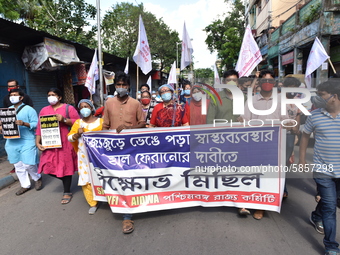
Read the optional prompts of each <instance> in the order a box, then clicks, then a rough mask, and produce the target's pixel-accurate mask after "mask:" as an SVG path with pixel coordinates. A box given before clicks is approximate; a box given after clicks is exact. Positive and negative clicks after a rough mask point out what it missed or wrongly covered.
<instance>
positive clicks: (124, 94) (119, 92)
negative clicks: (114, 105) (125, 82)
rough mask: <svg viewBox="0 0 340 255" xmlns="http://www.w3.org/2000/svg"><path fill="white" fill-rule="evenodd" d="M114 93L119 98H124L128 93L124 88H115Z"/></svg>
mask: <svg viewBox="0 0 340 255" xmlns="http://www.w3.org/2000/svg"><path fill="white" fill-rule="evenodd" d="M116 91H117V93H118V95H119V96H120V97H123V96H126V95H127V94H128V93H129V92H128V90H127V89H126V88H116Z"/></svg>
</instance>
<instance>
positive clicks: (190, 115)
mask: <svg viewBox="0 0 340 255" xmlns="http://www.w3.org/2000/svg"><path fill="white" fill-rule="evenodd" d="M223 83H224V84H227V85H232V86H237V87H238V88H239V89H240V90H241V91H242V92H243V103H244V105H245V112H244V114H243V115H242V116H240V115H234V114H233V105H234V104H233V100H234V99H233V93H232V91H230V90H229V89H223V90H221V91H220V92H219V93H218V94H219V96H220V98H221V101H222V103H221V104H216V103H214V102H213V101H212V100H211V99H209V96H208V95H207V94H206V93H205V91H206V90H205V89H204V88H205V87H204V85H202V84H201V85H192V84H191V83H190V82H189V81H185V82H183V83H182V90H181V91H176V87H175V86H173V85H170V84H164V85H162V86H160V87H159V88H158V91H157V93H155V92H154V91H151V92H150V87H149V86H148V85H147V84H143V85H141V86H140V88H139V89H140V91H139V93H138V96H137V99H134V98H132V97H131V96H130V95H129V92H130V79H129V76H128V75H127V74H125V73H117V75H116V78H115V90H116V93H115V95H110V96H107V98H106V100H105V105H104V106H103V107H101V108H98V109H95V107H94V105H93V103H92V102H91V101H90V100H89V99H82V100H80V102H79V104H78V106H77V108H76V107H73V106H71V105H68V104H65V103H63V100H62V99H63V98H62V92H61V91H60V90H59V89H56V88H51V89H49V90H48V92H47V100H46V101H47V102H48V103H49V105H48V106H46V107H44V108H43V109H42V110H41V111H40V113H39V114H37V113H36V111H35V110H34V109H33V102H32V100H31V98H30V97H29V96H28V95H26V94H25V93H23V92H22V91H21V90H20V88H19V85H18V82H17V81H16V80H9V81H8V92H9V94H8V96H6V97H5V98H4V102H3V105H4V107H6V108H7V107H9V108H15V109H16V114H17V121H16V124H17V125H18V126H19V129H20V134H21V136H20V138H19V139H8V140H7V141H6V145H5V149H6V152H7V155H8V160H9V162H10V163H11V164H14V168H15V172H16V174H17V176H18V178H19V182H20V185H21V188H20V190H18V191H17V192H16V195H18V196H19V195H22V194H24V193H25V192H27V191H29V190H30V189H31V181H30V177H31V178H32V179H33V181H35V189H36V190H41V189H42V187H43V183H42V175H41V174H42V173H44V174H47V175H50V176H53V177H56V178H58V179H60V180H61V181H62V184H63V194H62V200H61V203H62V204H68V203H70V201H71V199H72V196H73V194H72V192H71V183H72V176H73V175H74V173H75V172H76V171H78V174H79V178H78V185H79V186H81V187H82V190H83V193H84V197H85V199H86V201H87V203H88V204H89V206H90V209H89V214H94V213H95V212H96V210H97V206H98V202H97V201H95V200H94V199H93V194H92V187H91V181H90V178H89V172H90V169H89V162H88V161H87V158H86V157H85V154H86V149H85V146H84V144H83V143H79V142H78V140H79V139H80V138H81V136H82V134H83V133H84V132H88V131H99V130H116V132H117V133H120V132H121V131H122V130H124V129H138V128H145V127H148V128H154V127H177V126H189V125H201V124H212V123H213V122H214V120H215V119H225V120H228V121H233V122H243V121H249V120H251V119H258V120H259V119H260V120H261V119H262V120H265V119H279V120H287V119H291V120H294V121H295V123H297V125H295V126H293V125H292V126H291V127H286V147H285V148H286V159H285V161H286V164H287V165H288V164H290V163H291V162H292V160H291V157H292V154H293V151H294V145H295V144H296V142H297V139H296V137H297V135H299V134H300V130H299V129H300V128H299V127H300V116H301V114H302V113H301V111H300V110H299V108H298V107H297V106H296V105H294V104H288V105H287V106H286V107H287V115H281V103H280V97H278V104H277V105H278V107H277V108H276V110H275V111H274V112H273V113H271V114H270V115H255V114H253V113H252V112H251V111H250V110H249V107H248V100H249V98H247V97H249V96H252V103H253V107H254V108H255V109H257V110H267V109H270V108H271V105H272V102H273V88H274V87H277V88H278V93H280V92H281V88H282V87H299V86H301V82H300V81H299V80H298V79H296V78H294V77H288V78H285V79H284V80H283V81H281V80H280V81H278V80H275V76H274V73H273V72H272V71H270V70H262V71H261V72H257V73H256V74H255V75H254V76H250V77H239V74H238V72H236V71H235V70H228V71H226V72H224V76H223ZM317 89H318V95H317V96H316V97H315V98H314V99H313V104H314V108H315V109H316V110H314V111H313V112H312V114H311V116H309V117H308V118H307V121H306V124H305V126H304V129H303V131H302V134H301V135H302V138H301V141H300V156H299V159H300V162H299V163H301V164H306V159H305V155H306V149H307V145H308V139H309V136H310V134H311V133H313V132H314V134H315V147H314V159H313V160H314V163H319V164H323V165H325V164H326V165H332V166H333V169H332V171H327V172H326V173H324V172H323V173H317V174H316V175H315V176H314V179H315V182H316V186H317V190H318V195H319V201H318V202H319V203H318V205H317V207H316V209H315V211H314V212H313V213H312V214H311V217H310V221H311V223H312V224H313V225H314V226H315V228H316V230H317V231H318V232H319V233H322V234H324V235H325V237H324V244H325V248H326V252H333V251H334V252H339V249H338V246H339V244H338V243H337V242H336V241H335V233H336V207H337V198H338V196H337V190H339V189H338V184H339V179H338V178H339V177H340V160H339V156H340V147H339V146H338V144H339V142H340V100H339V97H340V84H337V83H335V82H334V81H327V82H324V83H322V84H320V85H319V86H318V87H317ZM249 92H250V93H249ZM298 96H299V95H298V94H296V93H287V94H286V97H287V98H290V99H291V98H294V97H298ZM204 97H205V99H206V105H207V106H208V109H207V114H202V105H203V104H202V98H204ZM44 115H55V116H56V118H57V120H58V122H59V128H60V135H61V140H62V147H61V148H54V149H46V148H45V147H44V146H42V144H41V128H40V122H39V121H38V120H39V116H44ZM1 130H2V129H1ZM38 150H39V151H41V155H40V158H39V159H38ZM283 197H284V198H285V197H288V191H287V188H286V187H285V189H284V194H283ZM238 212H239V214H241V215H248V214H250V211H249V210H248V209H247V208H239V211H238ZM263 215H264V211H263V210H256V211H255V212H254V214H253V217H254V218H255V219H257V220H260V219H262V217H263ZM122 230H123V233H126V234H127V233H131V232H132V231H133V230H134V222H133V221H132V215H131V214H124V215H123V228H122ZM329 254H333V253H329ZM334 254H337V253H334Z"/></svg>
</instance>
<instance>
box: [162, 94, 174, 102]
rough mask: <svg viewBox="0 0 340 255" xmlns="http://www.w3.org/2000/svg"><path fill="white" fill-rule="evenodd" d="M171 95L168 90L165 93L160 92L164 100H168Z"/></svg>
mask: <svg viewBox="0 0 340 255" xmlns="http://www.w3.org/2000/svg"><path fill="white" fill-rule="evenodd" d="M171 97H172V95H171V93H170V92H167V93H164V94H162V99H163V101H164V102H168V101H170V100H171Z"/></svg>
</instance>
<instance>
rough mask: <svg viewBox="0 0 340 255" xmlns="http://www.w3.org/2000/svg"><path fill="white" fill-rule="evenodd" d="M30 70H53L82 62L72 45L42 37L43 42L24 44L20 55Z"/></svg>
mask: <svg viewBox="0 0 340 255" xmlns="http://www.w3.org/2000/svg"><path fill="white" fill-rule="evenodd" d="M21 59H22V61H23V62H24V65H25V67H26V68H27V69H28V70H30V71H38V70H42V69H46V70H55V69H56V68H57V67H59V66H67V65H72V64H77V63H83V62H82V61H80V60H79V58H78V56H77V52H76V49H75V47H74V46H73V45H71V44H68V43H63V42H58V41H56V40H53V39H49V38H46V37H45V38H44V42H42V43H38V44H36V45H32V46H26V47H25V49H24V52H23V54H22V57H21Z"/></svg>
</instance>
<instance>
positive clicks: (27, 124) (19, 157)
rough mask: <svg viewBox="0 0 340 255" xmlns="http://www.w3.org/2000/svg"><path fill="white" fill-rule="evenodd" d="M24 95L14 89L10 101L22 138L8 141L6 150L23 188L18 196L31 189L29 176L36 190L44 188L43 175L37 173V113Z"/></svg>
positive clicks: (18, 192)
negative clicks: (35, 131)
mask: <svg viewBox="0 0 340 255" xmlns="http://www.w3.org/2000/svg"><path fill="white" fill-rule="evenodd" d="M24 95H25V94H24V93H23V92H22V91H21V90H19V89H12V90H10V93H9V96H10V97H9V99H10V101H11V103H12V106H10V107H9V108H15V109H16V115H17V116H16V117H17V120H16V121H15V124H17V125H18V126H19V130H20V138H16V139H7V141H6V145H5V150H6V153H7V155H8V161H9V162H10V163H11V164H14V167H15V172H16V174H17V176H18V179H19V182H20V185H21V188H20V189H19V190H18V191H17V192H16V193H15V194H16V195H17V196H20V195H22V194H24V193H25V192H27V191H29V190H30V189H31V181H30V178H29V176H31V178H32V179H33V180H34V181H35V189H36V190H40V189H41V188H42V180H41V175H40V174H38V173H37V170H38V169H37V163H38V162H37V158H38V157H37V147H36V146H35V135H34V130H35V128H36V126H37V123H38V116H37V113H36V111H35V110H34V109H33V108H32V107H31V106H29V105H25V104H24V103H23V102H22V101H23V99H24Z"/></svg>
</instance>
